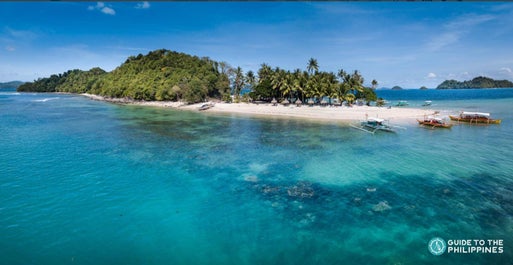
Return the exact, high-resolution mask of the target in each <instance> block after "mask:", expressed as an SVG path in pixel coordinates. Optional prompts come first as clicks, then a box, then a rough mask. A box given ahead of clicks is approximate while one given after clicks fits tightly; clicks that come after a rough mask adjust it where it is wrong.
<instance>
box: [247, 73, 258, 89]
mask: <svg viewBox="0 0 513 265" xmlns="http://www.w3.org/2000/svg"><path fill="white" fill-rule="evenodd" d="M246 81H247V82H248V84H249V85H250V86H251V88H252V89H253V87H254V86H255V81H256V77H255V73H253V71H251V70H249V71H248V72H247V73H246Z"/></svg>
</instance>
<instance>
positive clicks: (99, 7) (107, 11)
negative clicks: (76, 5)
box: [87, 2, 116, 16]
mask: <svg viewBox="0 0 513 265" xmlns="http://www.w3.org/2000/svg"><path fill="white" fill-rule="evenodd" d="M87 9H88V10H91V11H93V10H99V11H100V12H102V13H104V14H107V15H112V16H113V15H115V14H116V11H115V10H114V9H113V8H112V7H109V6H106V5H105V3H103V2H98V3H96V5H95V6H88V7H87Z"/></svg>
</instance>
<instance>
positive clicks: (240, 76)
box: [233, 66, 245, 98]
mask: <svg viewBox="0 0 513 265" xmlns="http://www.w3.org/2000/svg"><path fill="white" fill-rule="evenodd" d="M244 85H245V82H244V72H242V68H240V66H239V67H237V69H235V79H234V81H233V90H234V94H235V97H237V98H238V97H239V95H240V91H241V90H242V88H243V87H244Z"/></svg>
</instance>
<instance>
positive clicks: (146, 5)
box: [135, 1, 150, 9]
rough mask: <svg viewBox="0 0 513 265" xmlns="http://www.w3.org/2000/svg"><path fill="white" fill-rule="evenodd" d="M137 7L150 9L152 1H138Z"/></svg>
mask: <svg viewBox="0 0 513 265" xmlns="http://www.w3.org/2000/svg"><path fill="white" fill-rule="evenodd" d="M135 8H137V9H148V8H150V3H149V2H148V1H144V2H141V3H138V4H137V5H136V6H135Z"/></svg>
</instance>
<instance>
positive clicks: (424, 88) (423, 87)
mask: <svg viewBox="0 0 513 265" xmlns="http://www.w3.org/2000/svg"><path fill="white" fill-rule="evenodd" d="M420 89H421V90H426V89H428V88H427V87H425V86H421V87H420Z"/></svg>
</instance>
